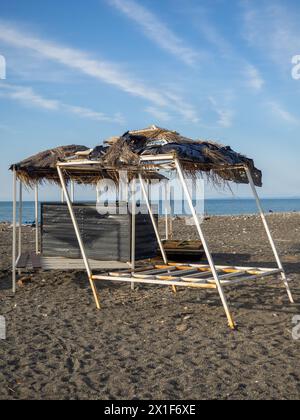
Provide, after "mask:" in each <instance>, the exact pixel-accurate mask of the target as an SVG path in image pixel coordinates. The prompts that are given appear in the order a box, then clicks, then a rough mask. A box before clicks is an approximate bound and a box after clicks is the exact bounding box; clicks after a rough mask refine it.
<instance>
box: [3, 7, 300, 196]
mask: <svg viewBox="0 0 300 420" xmlns="http://www.w3.org/2000/svg"><path fill="white" fill-rule="evenodd" d="M299 22H300V4H299V1H297V0H286V1H279V0H278V1H277V0H231V1H230V2H229V1H228V0H202V1H200V0H163V1H162V0H89V1H88V2H86V1H85V2H84V1H80V0H77V1H73V2H70V1H69V0H59V1H58V0H43V1H42V2H41V1H38V0H26V2H25V1H21V0H0V78H1V63H2V64H3V62H4V61H5V63H6V79H5V80H0V142H1V153H0V200H10V199H11V185H12V184H11V174H10V173H9V171H8V167H9V165H10V164H11V163H14V162H18V161H20V160H22V159H24V158H26V157H28V156H31V155H33V154H35V153H37V152H39V151H41V150H45V149H49V148H52V147H56V146H59V145H67V144H83V145H87V146H89V147H94V146H95V145H97V144H101V143H102V142H103V140H105V139H106V138H108V137H111V136H113V135H121V134H123V133H124V132H126V131H127V130H131V129H139V128H144V127H147V126H149V125H152V124H156V125H158V126H162V127H166V128H170V129H172V130H177V131H178V132H180V133H181V134H183V135H185V136H188V137H191V138H195V139H204V140H207V139H208V140H215V141H217V142H220V143H223V144H225V145H230V146H231V147H232V148H233V149H234V150H236V151H238V152H240V153H243V154H245V155H247V156H248V157H251V158H253V159H254V160H255V163H256V166H257V167H259V168H260V169H262V170H263V174H264V185H263V188H262V189H261V190H260V191H259V192H260V194H261V196H263V197H296V196H297V197H300V173H299V163H300V142H299V138H298V133H299V129H300V106H299V105H300V80H299V78H297V77H295V73H296V75H297V69H296V68H295V64H297V62H298V61H300V57H298V61H297V57H296V58H295V56H297V55H300V25H299ZM293 57H294V59H293ZM1 58H2V60H1ZM3 59H4V60H3ZM292 60H296V61H294V64H293V63H292ZM2 70H3V69H2ZM299 74H300V70H299ZM293 75H294V77H293ZM233 192H234V193H235V194H236V195H237V196H244V197H246V196H249V195H250V192H249V187H247V186H239V187H235V186H233ZM42 194H43V198H44V199H46V198H47V199H56V198H59V196H58V192H57V191H55V190H54V189H53V188H48V189H45V190H44V191H43V193H42ZM228 194H231V193H229V192H224V191H220V192H219V193H217V191H215V190H214V189H212V188H211V187H207V195H208V196H209V197H218V196H219V197H221V198H222V197H225V196H226V197H228ZM25 198H28V199H30V198H32V196H30V194H27V193H26V195H25Z"/></svg>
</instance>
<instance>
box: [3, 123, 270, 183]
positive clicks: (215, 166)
mask: <svg viewBox="0 0 300 420" xmlns="http://www.w3.org/2000/svg"><path fill="white" fill-rule="evenodd" d="M159 154H172V155H174V156H177V157H178V159H179V160H180V161H181V164H182V167H183V169H184V171H185V172H186V174H187V175H188V176H189V177H193V178H197V177H202V176H203V175H206V176H207V178H208V179H209V180H210V181H211V182H212V183H213V184H214V185H217V186H219V185H224V183H225V184H226V183H227V182H228V181H233V182H236V183H248V179H247V176H246V173H245V170H244V166H245V165H246V166H247V167H248V168H249V169H250V171H251V173H252V176H253V180H254V182H255V184H256V185H257V186H261V185H262V173H261V171H260V170H258V169H257V168H256V167H255V165H254V162H253V160H251V159H249V158H247V157H245V156H243V155H241V154H239V153H237V152H235V151H233V150H232V149H231V148H230V147H229V146H223V145H221V144H218V143H215V142H212V141H203V140H191V139H189V138H187V137H183V136H181V135H180V134H179V133H177V132H176V131H170V130H167V129H163V128H159V127H156V126H151V127H149V128H146V129H143V130H136V131H128V132H127V133H125V134H124V135H123V136H121V137H112V138H110V139H108V140H107V141H106V142H105V143H104V146H97V147H96V148H94V149H93V150H91V149H88V148H87V147H86V146H76V145H71V146H62V147H58V148H56V149H52V150H46V151H45V152H41V153H38V154H37V155H35V156H32V157H30V158H28V159H26V160H24V161H22V162H20V163H18V164H15V165H12V166H11V168H10V169H13V168H15V169H16V170H17V176H18V178H19V179H20V180H21V181H22V182H24V183H25V184H26V185H28V186H33V185H34V184H36V183H37V182H38V183H43V182H45V181H47V182H54V183H58V184H59V179H58V174H57V169H56V165H57V163H58V162H59V161H69V162H70V161H72V160H76V159H81V160H82V159H87V160H90V161H91V162H92V161H98V162H99V167H98V168H94V169H91V171H82V170H81V169H80V168H78V171H77V170H76V171H74V170H72V171H65V172H66V178H67V180H70V179H72V180H74V181H76V182H77V183H83V184H96V183H97V182H98V181H99V180H100V179H104V178H110V179H113V180H115V181H117V180H118V177H119V170H127V172H128V173H129V178H130V177H131V176H132V175H133V174H134V173H135V172H136V171H137V170H140V171H143V175H144V176H145V177H147V178H148V179H155V178H156V179H161V178H164V177H163V176H159V174H158V173H157V172H151V173H149V171H148V172H147V171H146V172H145V169H144V168H142V167H141V166H140V157H141V156H143V155H159Z"/></svg>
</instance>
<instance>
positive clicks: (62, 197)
mask: <svg viewBox="0 0 300 420" xmlns="http://www.w3.org/2000/svg"><path fill="white" fill-rule="evenodd" d="M60 201H61V203H62V204H63V203H64V202H65V198H64V191H63V189H62V188H61V190H60Z"/></svg>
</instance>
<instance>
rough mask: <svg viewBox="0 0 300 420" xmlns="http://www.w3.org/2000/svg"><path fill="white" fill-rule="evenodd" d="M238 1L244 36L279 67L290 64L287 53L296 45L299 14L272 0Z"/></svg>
mask: <svg viewBox="0 0 300 420" xmlns="http://www.w3.org/2000/svg"><path fill="white" fill-rule="evenodd" d="M241 4H242V7H243V9H242V10H243V22H244V25H243V36H244V38H245V39H246V40H247V41H248V43H249V44H250V45H251V46H252V47H254V48H258V49H259V50H261V51H262V52H263V53H264V56H265V58H266V59H268V60H270V59H271V60H272V61H273V62H276V64H277V65H278V66H279V67H280V68H283V69H285V68H287V67H290V60H291V57H292V56H293V55H295V54H298V53H299V49H300V42H299V38H300V30H299V24H298V21H299V15H298V16H297V14H296V13H295V11H293V8H292V7H289V8H288V7H285V6H284V4H283V3H282V2H278V1H276V0H274V1H272V2H269V1H268V2H266V1H259V2H257V1H248V0H244V1H243V2H242V3H241Z"/></svg>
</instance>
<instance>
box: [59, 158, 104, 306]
mask: <svg viewBox="0 0 300 420" xmlns="http://www.w3.org/2000/svg"><path fill="white" fill-rule="evenodd" d="M57 171H58V176H59V179H60V183H61V187H62V190H63V192H64V196H65V199H66V202H67V205H68V209H69V212H70V216H71V219H72V223H73V226H74V230H75V233H76V237H77V240H78V244H79V248H80V251H81V255H82V258H83V262H84V265H85V269H86V272H87V274H88V277H89V282H90V285H91V288H92V291H93V295H94V299H95V302H96V306H97V309H100V303H99V298H98V293H97V290H96V287H95V285H94V282H93V278H92V271H91V267H90V264H89V260H88V258H87V254H86V251H85V247H84V244H83V241H82V237H81V233H80V230H79V226H78V222H77V219H76V216H75V213H74V209H73V205H72V202H71V199H70V195H69V192H68V189H67V186H66V182H65V178H64V176H63V173H62V170H61V168H60V167H59V166H57Z"/></svg>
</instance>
